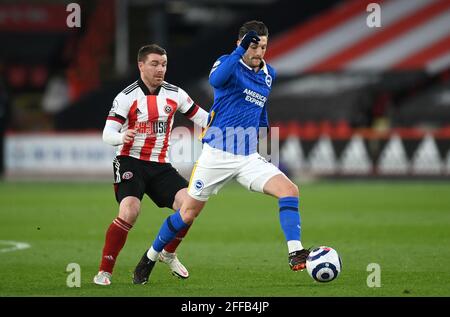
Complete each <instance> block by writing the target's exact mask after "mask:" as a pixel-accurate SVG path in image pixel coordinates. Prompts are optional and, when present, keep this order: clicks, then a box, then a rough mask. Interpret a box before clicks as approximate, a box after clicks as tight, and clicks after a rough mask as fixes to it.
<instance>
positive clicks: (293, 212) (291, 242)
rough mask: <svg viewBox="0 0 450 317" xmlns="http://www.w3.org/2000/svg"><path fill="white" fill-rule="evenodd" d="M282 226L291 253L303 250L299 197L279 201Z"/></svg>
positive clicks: (284, 198)
mask: <svg viewBox="0 0 450 317" xmlns="http://www.w3.org/2000/svg"><path fill="white" fill-rule="evenodd" d="M278 205H279V207H280V224H281V229H283V232H284V236H285V238H286V241H287V244H288V250H289V253H291V252H294V251H297V250H301V249H303V246H302V244H301V242H300V230H301V227H300V213H299V212H298V205H299V199H298V197H283V198H280V199H279V200H278Z"/></svg>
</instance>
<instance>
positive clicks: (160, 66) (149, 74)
mask: <svg viewBox="0 0 450 317" xmlns="http://www.w3.org/2000/svg"><path fill="white" fill-rule="evenodd" d="M139 70H140V71H141V74H142V75H143V77H144V79H145V81H146V82H147V83H148V84H150V86H152V87H158V86H160V85H161V83H162V82H163V81H164V76H165V75H166V70H167V55H158V54H154V53H151V54H148V55H147V59H146V60H145V62H139Z"/></svg>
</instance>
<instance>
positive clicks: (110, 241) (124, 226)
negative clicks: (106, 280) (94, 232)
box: [99, 217, 133, 273]
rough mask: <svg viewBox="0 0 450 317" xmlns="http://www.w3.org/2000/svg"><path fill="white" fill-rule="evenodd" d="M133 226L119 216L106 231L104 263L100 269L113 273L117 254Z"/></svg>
mask: <svg viewBox="0 0 450 317" xmlns="http://www.w3.org/2000/svg"><path fill="white" fill-rule="evenodd" d="M132 227H133V226H132V225H130V224H129V223H127V222H125V221H124V220H122V219H120V218H119V217H117V218H116V219H114V220H113V222H112V224H111V225H110V226H109V228H108V231H106V239H105V246H104V247H103V254H102V263H101V264H100V269H99V271H105V272H109V273H112V271H113V269H114V264H115V263H116V259H117V256H118V255H119V252H120V250H122V248H123V246H124V245H125V241H126V240H127V235H128V231H130V229H131V228H132Z"/></svg>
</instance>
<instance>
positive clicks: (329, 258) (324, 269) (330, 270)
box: [306, 246, 342, 282]
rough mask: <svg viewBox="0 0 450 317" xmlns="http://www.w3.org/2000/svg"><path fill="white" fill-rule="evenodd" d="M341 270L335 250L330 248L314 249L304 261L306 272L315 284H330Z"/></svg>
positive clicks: (339, 260) (339, 259)
mask: <svg viewBox="0 0 450 317" xmlns="http://www.w3.org/2000/svg"><path fill="white" fill-rule="evenodd" d="M341 269H342V263H341V258H340V257H339V254H338V253H337V252H336V250H334V249H333V248H330V247H325V246H321V247H318V248H315V249H314V250H312V251H311V253H310V254H309V256H308V258H307V259H306V270H307V271H308V274H309V275H310V276H311V277H312V278H313V279H314V280H316V281H317V282H331V281H332V280H334V279H335V278H336V277H337V276H338V275H339V273H340V272H341Z"/></svg>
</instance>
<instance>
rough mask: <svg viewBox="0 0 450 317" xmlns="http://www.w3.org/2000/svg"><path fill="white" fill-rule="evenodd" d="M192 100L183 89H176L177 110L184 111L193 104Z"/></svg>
mask: <svg viewBox="0 0 450 317" xmlns="http://www.w3.org/2000/svg"><path fill="white" fill-rule="evenodd" d="M194 104H195V103H194V101H193V100H192V99H191V97H189V95H188V94H187V92H185V91H184V90H183V89H181V88H179V89H178V110H179V111H180V112H181V113H186V111H188V110H189V109H191V107H192V106H193V105H194Z"/></svg>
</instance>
